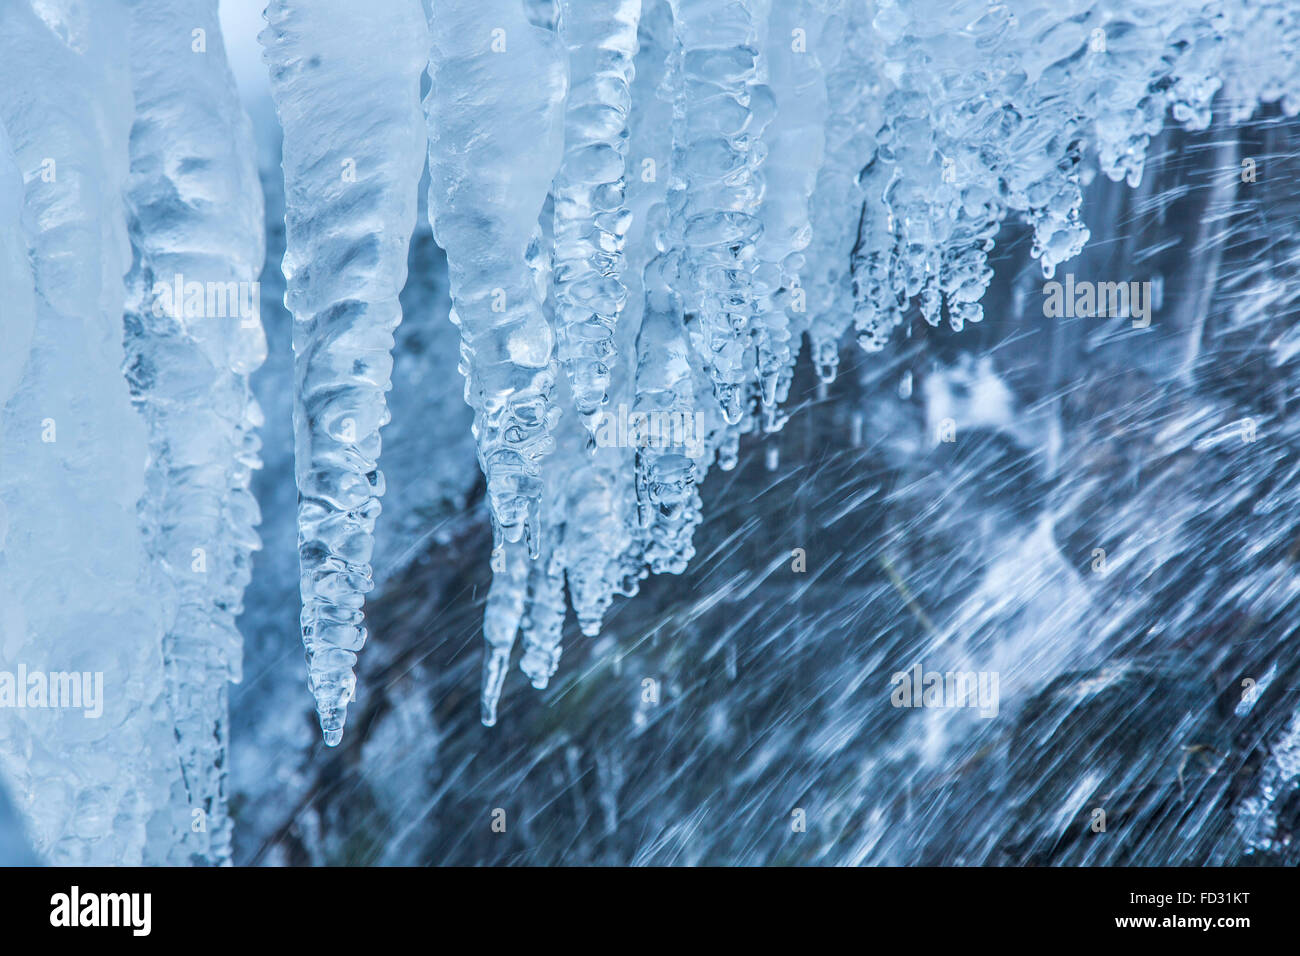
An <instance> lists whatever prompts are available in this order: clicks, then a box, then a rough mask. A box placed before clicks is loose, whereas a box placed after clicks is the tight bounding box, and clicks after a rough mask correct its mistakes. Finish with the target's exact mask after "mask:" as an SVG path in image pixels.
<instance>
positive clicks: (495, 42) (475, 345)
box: [425, 0, 567, 555]
mask: <svg viewBox="0 0 1300 956" xmlns="http://www.w3.org/2000/svg"><path fill="white" fill-rule="evenodd" d="M430 27H431V33H432V55H431V56H430V62H429V76H430V80H431V81H432V86H431V89H430V91H429V94H428V96H427V97H426V99H425V110H426V113H427V116H428V124H429V174H430V183H429V216H430V217H431V219H432V225H433V230H434V236H435V238H436V239H437V241H438V244H439V245H440V246H442V248H443V249H444V250H446V253H447V265H448V273H449V277H450V282H451V295H452V321H454V322H456V323H457V324H458V325H459V326H460V330H461V371H462V372H463V374H464V375H465V400H466V402H467V403H468V404H469V405H470V406H471V407H472V408H473V409H474V435H475V437H476V439H477V440H478V444H479V464H480V465H481V467H482V469H483V474H484V475H485V476H486V478H487V489H488V502H489V505H490V507H491V510H492V517H493V522H494V530H495V539H496V540H495V547H496V548H497V549H498V550H499V549H500V548H501V547H502V545H503V543H504V542H513V541H518V540H520V539H522V538H523V537H525V535H527V537H528V539H529V547H530V551H531V553H533V554H534V555H535V554H536V553H537V551H538V549H539V547H540V541H539V540H538V536H539V533H540V529H539V527H538V523H539V522H538V514H537V512H538V507H539V499H540V497H541V490H542V489H541V486H542V482H541V478H540V461H541V459H542V457H543V456H545V455H546V454H547V453H548V452H550V451H551V449H552V447H553V441H552V438H551V434H550V433H551V429H552V428H553V427H554V425H555V423H556V421H557V419H558V416H559V409H558V408H556V407H555V405H554V404H553V397H552V391H553V389H554V384H555V360H554V334H553V332H552V331H551V327H550V325H549V324H548V323H547V322H546V318H545V316H544V315H543V313H542V308H541V301H540V298H539V296H538V292H537V288H536V284H535V282H534V277H533V271H532V269H531V268H530V266H529V264H528V261H527V253H528V247H529V245H530V244H531V243H533V242H534V241H535V234H536V230H537V217H538V215H539V213H540V212H541V209H542V205H543V203H544V202H545V201H546V195H547V190H548V189H549V187H550V184H551V180H552V178H553V177H554V175H555V172H556V170H557V169H558V168H559V165H560V156H561V153H562V150H563V133H564V129H563V118H564V117H563V110H562V106H563V103H564V97H565V91H566V86H567V77H566V58H565V53H564V50H563V48H562V46H561V44H560V42H559V40H558V38H557V37H556V36H555V34H553V33H552V32H550V31H548V30H545V29H542V28H539V27H535V26H533V25H532V24H531V23H530V22H529V21H528V19H527V18H526V16H525V14H524V10H523V7H522V5H521V4H520V3H518V0H442V2H439V3H436V4H434V6H433V11H432V17H431V20H430Z"/></svg>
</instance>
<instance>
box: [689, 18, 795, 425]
mask: <svg viewBox="0 0 1300 956" xmlns="http://www.w3.org/2000/svg"><path fill="white" fill-rule="evenodd" d="M769 5H770V4H769V2H768V0H672V9H673V29H674V32H675V35H676V41H677V49H676V57H677V60H678V63H677V65H676V67H675V70H674V73H675V77H676V84H677V89H678V95H677V103H676V107H675V109H674V118H673V184H672V186H671V187H670V190H669V195H670V200H669V205H670V208H671V210H672V221H673V229H674V232H675V233H676V234H677V237H678V239H679V241H680V242H681V243H682V245H683V248H684V249H685V250H686V253H685V256H684V259H683V267H684V270H685V275H684V276H683V278H684V279H685V280H686V283H687V286H688V287H689V289H690V298H689V299H688V300H687V303H686V307H687V310H688V311H690V312H692V313H695V314H696V315H697V321H698V324H699V330H698V336H697V338H698V344H697V346H696V349H697V351H698V352H699V355H700V360H701V361H702V362H703V364H704V367H705V368H706V369H707V371H708V373H709V376H710V378H711V379H712V381H713V387H714V394H715V395H716V397H717V400H718V404H719V405H721V406H722V410H723V414H724V416H725V417H726V419H727V421H728V422H730V423H733V424H734V423H736V422H739V421H740V418H741V416H742V414H743V412H744V399H745V389H744V385H745V382H746V381H747V379H748V378H749V377H750V375H751V372H752V366H753V359H752V356H751V355H750V354H749V352H750V349H749V345H750V332H751V322H752V320H753V318H754V316H755V315H756V312H757V305H756V303H755V300H754V269H755V261H754V255H755V251H754V245H755V243H756V241H757V240H758V236H759V234H760V233H761V231H762V224H761V222H760V221H759V219H758V216H757V212H758V208H759V204H760V202H761V200H762V195H763V182H762V177H761V176H760V175H759V174H758V166H759V164H760V163H761V161H762V156H763V150H762V148H761V145H760V140H759V137H760V136H761V134H762V129H763V126H764V125H765V124H766V122H767V121H768V119H769V118H770V115H771V109H772V104H771V94H770V93H769V92H767V91H766V90H765V89H764V88H763V87H762V86H761V85H760V84H759V81H758V57H759V47H760V43H761V31H762V29H763V27H764V25H765V21H766V17H767V10H768V7H769Z"/></svg>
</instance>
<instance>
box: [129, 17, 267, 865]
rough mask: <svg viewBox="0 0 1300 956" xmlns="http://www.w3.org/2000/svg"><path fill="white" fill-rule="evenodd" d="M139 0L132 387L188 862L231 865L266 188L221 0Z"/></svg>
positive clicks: (132, 185) (253, 510) (135, 21)
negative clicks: (230, 764) (230, 698)
mask: <svg viewBox="0 0 1300 956" xmlns="http://www.w3.org/2000/svg"><path fill="white" fill-rule="evenodd" d="M129 6H130V9H131V20H130V27H131V29H130V43H131V46H130V53H131V64H132V86H133V89H134V93H135V109H136V119H135V125H134V126H133V128H132V132H131V177H130V180H129V181H128V184H127V194H126V195H127V204H128V212H129V227H130V234H131V240H132V245H133V246H134V250H135V264H134V267H133V268H132V270H131V273H130V275H129V276H128V277H127V286H128V294H127V309H126V361H127V380H128V382H129V383H130V385H131V391H132V396H133V398H134V399H135V402H136V405H137V407H138V408H139V410H140V412H141V414H142V415H143V416H144V418H145V421H146V422H147V423H148V425H149V432H150V435H149V449H150V462H149V471H148V472H147V474H146V482H147V484H148V486H149V488H150V494H149V495H147V496H146V497H145V499H144V500H143V502H142V506H141V520H142V523H143V525H144V527H145V531H146V536H147V540H148V547H149V550H150V553H151V555H152V556H153V558H154V561H155V562H156V564H157V566H158V569H159V571H160V572H161V575H162V576H163V578H164V579H165V580H166V581H167V582H168V583H169V585H170V588H171V593H170V594H169V595H168V598H169V602H168V603H169V605H171V604H172V603H173V602H174V610H172V611H171V612H170V613H171V615H173V616H172V617H171V619H170V620H169V621H168V624H167V634H166V636H165V638H164V643H163V656H164V660H165V663H166V669H167V682H168V693H169V697H170V700H171V708H172V713H173V717H174V720H175V722H176V739H177V744H178V746H179V748H180V770H181V777H182V780H183V782H184V785H185V795H184V803H185V805H186V806H188V807H189V808H190V809H191V811H193V812H195V813H197V816H196V817H192V816H191V817H187V818H185V819H183V820H182V821H181V824H182V825H181V827H180V828H179V832H178V833H177V834H176V837H175V839H176V844H177V845H176V855H177V857H178V858H179V859H181V860H187V861H195V862H205V863H220V862H228V861H229V857H230V822H229V819H228V818H227V816H226V810H225V792H224V781H225V767H226V754H225V751H226V741H227V713H226V710H227V705H226V682H227V681H228V680H232V679H234V680H238V679H239V674H240V665H241V641H240V636H239V632H238V631H237V630H236V629H235V616H236V615H237V614H238V613H239V611H240V608H241V602H242V597H243V591H244V586H245V585H246V584H247V582H248V578H249V553H250V552H251V551H252V550H254V549H256V548H257V547H258V545H259V542H258V539H257V536H256V534H255V533H254V530H253V528H254V526H255V525H256V523H257V520H258V510H257V502H256V501H255V500H254V499H253V497H252V495H251V494H250V492H249V488H248V486H249V479H250V475H251V469H253V468H256V467H258V466H259V464H260V462H259V461H258V458H257V448H258V442H257V436H256V433H255V431H254V429H255V428H256V426H257V425H258V424H260V411H259V410H258V408H257V404H256V402H255V401H253V399H252V397H251V394H250V392H249V388H248V374H249V373H250V372H252V371H253V370H254V369H256V368H257V366H259V365H260V364H261V363H262V360H263V358H264V357H265V355H266V340H265V337H264V336H263V334H262V324H261V321H260V303H259V300H258V295H259V290H258V285H257V275H258V273H259V272H260V271H261V268H262V258H263V252H264V250H263V238H262V212H263V211H262V194H261V188H260V185H259V183H258V178H257V169H256V166H255V165H254V156H255V152H254V148H253V137H252V130H251V128H250V126H249V123H248V120H247V118H246V117H245V116H244V115H243V110H242V107H241V106H240V105H239V100H238V96H237V94H236V92H235V88H234V81H233V80H232V78H231V76H230V71H229V69H228V68H227V67H226V62H225V52H224V50H223V48H222V43H221V34H220V31H219V29H218V25H217V8H216V2H215V0H181V2H165V0H131V2H130V4H129ZM195 820H198V821H199V822H200V823H201V824H202V825H201V826H195V825H193V824H194V822H195Z"/></svg>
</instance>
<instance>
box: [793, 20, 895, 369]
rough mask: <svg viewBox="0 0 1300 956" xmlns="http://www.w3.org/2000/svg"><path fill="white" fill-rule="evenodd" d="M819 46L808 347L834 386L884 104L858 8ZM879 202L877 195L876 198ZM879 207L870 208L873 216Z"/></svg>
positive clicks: (868, 34)
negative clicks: (822, 128)
mask: <svg viewBox="0 0 1300 956" xmlns="http://www.w3.org/2000/svg"><path fill="white" fill-rule="evenodd" d="M845 7H846V9H844V11H843V14H842V17H838V18H835V19H832V20H831V21H830V22H829V23H828V26H827V29H826V31H825V33H824V40H823V42H822V43H821V44H820V45H819V47H818V56H819V58H822V66H823V68H824V69H825V70H826V71H827V75H826V89H827V94H828V95H827V107H828V114H827V117H826V133H825V137H826V139H825V158H824V161H823V163H822V167H821V170H820V171H819V172H818V174H817V186H816V189H815V190H814V192H813V198H812V215H811V220H812V242H811V244H810V245H809V247H808V252H807V261H808V263H809V269H808V272H809V278H808V280H807V281H805V282H804V283H803V285H804V288H805V289H806V291H807V295H808V302H807V307H808V314H809V316H810V322H809V329H808V333H809V342H810V351H811V354H812V360H813V364H814V366H815V367H816V369H817V374H818V376H819V377H820V378H821V380H822V381H826V382H829V381H833V380H834V378H835V373H836V370H837V368H838V366H839V360H840V359H839V342H840V339H841V338H842V337H843V336H844V330H845V329H847V328H848V327H849V324H850V322H852V320H853V297H852V290H851V288H850V276H849V261H850V259H849V257H850V254H851V253H852V251H853V248H854V245H855V242H856V240H857V236H858V226H859V220H860V219H861V218H862V215H861V211H862V208H863V201H864V199H865V193H864V191H863V186H862V185H860V184H859V182H858V174H859V173H861V172H862V169H863V167H864V166H865V165H866V164H867V161H868V160H869V159H870V157H871V153H872V151H873V150H874V148H875V139H874V135H875V132H876V131H877V130H878V129H879V128H880V125H881V104H880V103H879V97H878V96H873V95H872V91H873V80H874V71H875V65H874V63H873V62H872V59H871V56H872V52H873V49H874V46H875V44H874V39H873V37H872V35H871V31H870V29H869V23H868V22H867V21H866V20H865V17H866V11H865V10H864V9H863V8H862V7H860V6H859V5H858V4H853V3H849V4H845ZM876 198H877V200H878V199H879V197H876ZM875 208H878V207H873V208H872V210H871V213H872V215H875Z"/></svg>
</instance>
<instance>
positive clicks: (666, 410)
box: [636, 255, 701, 574]
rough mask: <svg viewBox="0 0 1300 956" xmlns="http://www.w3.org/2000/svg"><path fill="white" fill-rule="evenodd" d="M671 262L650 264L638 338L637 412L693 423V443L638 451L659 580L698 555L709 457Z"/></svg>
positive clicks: (646, 545) (644, 528)
mask: <svg viewBox="0 0 1300 956" xmlns="http://www.w3.org/2000/svg"><path fill="white" fill-rule="evenodd" d="M670 263H671V259H670V257H669V256H668V255H661V256H659V257H657V258H655V259H654V260H653V261H652V262H650V264H649V265H648V266H646V270H645V279H644V281H645V290H646V300H645V311H644V314H643V315H642V318H641V334H640V335H639V336H638V337H637V356H638V359H639V364H638V367H637V379H636V389H637V408H636V410H637V412H638V413H641V414H643V415H645V416H646V420H658V421H661V422H663V421H668V422H673V421H683V422H690V423H691V444H687V443H685V442H679V443H677V444H674V443H672V442H671V441H669V442H667V443H663V442H660V443H649V442H646V443H645V445H644V447H641V448H640V450H639V451H638V453H637V465H636V468H637V499H638V501H639V508H640V528H641V534H642V549H643V552H644V555H645V560H646V563H647V564H649V565H650V570H652V571H654V572H655V573H656V574H663V573H669V574H680V573H681V572H682V571H684V570H686V565H687V563H688V562H689V561H690V560H691V558H692V557H693V556H694V554H695V547H694V545H693V544H692V543H691V538H692V535H693V534H694V533H695V525H696V524H698V523H699V519H700V496H699V492H698V491H697V490H696V488H695V481H696V464H695V461H694V460H693V457H692V456H693V455H699V454H700V453H701V452H700V449H699V447H698V443H699V442H700V441H701V436H700V435H698V434H696V433H695V432H696V429H697V427H698V426H697V424H696V423H697V422H698V421H699V419H698V418H697V417H696V415H695V383H694V376H693V374H692V370H691V364H690V362H691V350H690V344H689V343H688V342H687V339H686V335H685V333H684V331H683V329H682V304H681V297H680V296H679V295H678V294H677V293H676V292H675V291H674V290H673V288H672V286H671V285H670V282H669V275H668V271H667V270H668V269H669V268H670ZM669 436H670V439H671V431H670V432H669Z"/></svg>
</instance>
